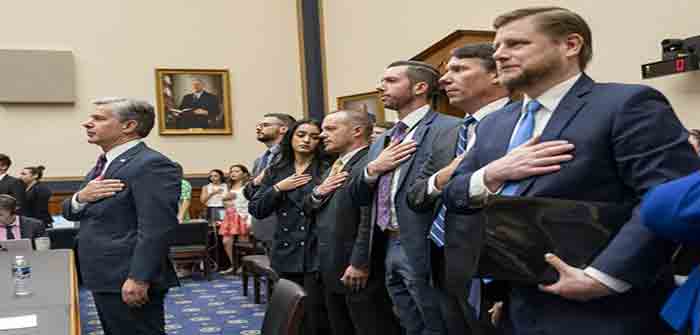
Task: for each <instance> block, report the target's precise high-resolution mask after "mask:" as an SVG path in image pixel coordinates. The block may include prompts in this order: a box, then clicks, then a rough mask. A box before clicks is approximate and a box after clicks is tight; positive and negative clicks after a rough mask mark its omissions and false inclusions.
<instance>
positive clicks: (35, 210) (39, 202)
mask: <svg viewBox="0 0 700 335" xmlns="http://www.w3.org/2000/svg"><path fill="white" fill-rule="evenodd" d="M26 196H27V197H26V202H25V206H24V207H25V210H24V215H25V216H28V217H30V218H35V219H39V220H41V222H43V223H44V225H45V226H48V225H50V224H51V223H52V222H53V218H51V214H50V213H49V199H51V190H50V189H49V188H48V187H46V185H44V183H41V182H38V183H36V184H34V186H33V187H32V188H31V189H29V191H27V193H26Z"/></svg>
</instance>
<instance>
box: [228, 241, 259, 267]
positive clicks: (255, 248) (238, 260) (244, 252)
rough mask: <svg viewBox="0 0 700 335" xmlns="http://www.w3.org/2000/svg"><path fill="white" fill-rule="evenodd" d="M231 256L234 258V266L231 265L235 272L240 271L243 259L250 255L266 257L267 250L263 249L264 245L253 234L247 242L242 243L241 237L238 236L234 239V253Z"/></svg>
mask: <svg viewBox="0 0 700 335" xmlns="http://www.w3.org/2000/svg"><path fill="white" fill-rule="evenodd" d="M231 254H232V256H233V264H231V266H232V267H233V269H234V270H238V268H239V267H241V266H242V265H243V264H242V263H243V257H245V256H249V255H264V254H265V249H264V248H263V247H262V243H260V242H259V241H258V240H257V239H256V238H255V236H253V235H252V234H251V235H249V237H248V240H247V241H241V240H240V239H239V236H238V235H236V236H234V237H233V251H232V253H231Z"/></svg>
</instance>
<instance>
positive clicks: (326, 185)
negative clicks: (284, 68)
mask: <svg viewBox="0 0 700 335" xmlns="http://www.w3.org/2000/svg"><path fill="white" fill-rule="evenodd" d="M371 131H372V128H371V122H370V119H369V114H367V112H361V111H355V110H352V111H344V110H341V111H337V112H334V113H332V114H329V115H328V116H326V117H325V119H324V120H323V132H322V133H321V138H322V139H323V144H324V148H325V150H326V151H327V152H329V153H333V154H337V155H339V158H338V159H337V160H336V161H335V163H333V168H332V169H331V170H330V171H329V172H328V173H326V175H325V176H324V181H323V183H321V184H320V185H319V186H317V187H316V188H315V189H314V191H313V192H312V194H311V195H309V196H307V198H306V212H307V213H308V214H309V215H312V216H313V220H312V222H315V224H316V227H315V231H316V236H317V237H318V244H317V245H318V250H317V252H316V254H317V255H318V258H319V272H320V273H321V276H320V283H321V288H322V291H323V294H324V298H325V303H326V306H327V308H328V317H329V320H330V324H331V329H332V333H333V334H335V335H342V334H348V335H353V334H358V335H360V334H361V335H391V334H397V335H398V334H400V332H401V328H400V326H399V324H398V322H397V320H396V319H395V318H394V313H393V311H392V308H391V301H390V300H389V296H388V295H387V292H386V288H385V286H384V262H383V257H380V256H382V255H383V253H384V249H385V248H386V243H383V244H380V243H375V244H374V246H373V247H372V246H370V244H372V242H373V241H372V240H371V238H370V237H371V234H370V222H369V221H370V217H369V215H368V214H369V207H368V206H352V205H351V203H352V197H351V195H350V192H349V187H348V183H349V181H350V178H352V176H355V177H359V178H362V171H363V170H364V167H365V165H366V163H367V162H366V160H365V156H366V155H367V150H368V149H367V147H368V145H369V137H370V133H371ZM375 240H376V241H378V240H380V239H379V238H377V239H375ZM372 248H373V249H374V250H376V251H375V255H374V257H372V258H370V249H372Z"/></svg>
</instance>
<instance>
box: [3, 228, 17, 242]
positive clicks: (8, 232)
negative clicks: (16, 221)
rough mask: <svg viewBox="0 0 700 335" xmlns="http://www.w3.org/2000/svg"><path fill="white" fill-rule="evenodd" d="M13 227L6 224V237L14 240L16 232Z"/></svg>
mask: <svg viewBox="0 0 700 335" xmlns="http://www.w3.org/2000/svg"><path fill="white" fill-rule="evenodd" d="M12 227H13V226H10V225H7V226H5V237H6V238H7V239H8V240H14V239H15V233H14V232H13V231H12Z"/></svg>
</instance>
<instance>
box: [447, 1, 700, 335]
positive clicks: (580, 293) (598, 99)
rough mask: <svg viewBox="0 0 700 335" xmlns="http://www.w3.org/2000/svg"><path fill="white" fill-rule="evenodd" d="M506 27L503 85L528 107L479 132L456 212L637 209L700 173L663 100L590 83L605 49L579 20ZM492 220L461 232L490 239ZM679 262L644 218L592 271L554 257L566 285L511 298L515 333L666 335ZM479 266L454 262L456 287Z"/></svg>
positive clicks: (505, 112)
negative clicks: (523, 202)
mask: <svg viewBox="0 0 700 335" xmlns="http://www.w3.org/2000/svg"><path fill="white" fill-rule="evenodd" d="M494 27H495V29H496V37H495V40H494V48H495V49H496V51H495V53H494V55H493V56H494V59H495V60H496V65H497V68H498V77H499V80H500V82H501V83H502V84H503V85H504V86H506V87H508V88H509V89H511V90H517V91H521V92H523V93H524V99H523V101H522V102H520V103H515V104H511V105H509V106H507V107H506V108H504V109H502V110H500V111H497V112H494V113H493V114H491V115H490V116H489V117H486V118H485V119H483V120H482V121H481V122H480V123H479V126H478V128H477V134H478V135H479V136H477V138H478V140H477V142H476V144H475V145H474V148H472V150H471V151H470V153H469V154H468V155H467V156H466V157H465V158H464V160H462V162H461V163H460V165H459V167H458V168H457V170H456V172H455V174H454V175H453V177H452V179H451V181H450V182H449V183H448V185H447V186H446V188H445V190H444V191H443V198H444V201H445V203H446V204H447V207H448V211H454V212H456V213H462V214H469V213H472V212H474V211H475V210H478V208H480V207H482V206H484V205H486V203H485V201H486V200H487V199H489V198H490V197H491V196H493V195H495V194H499V195H500V196H521V197H550V198H560V199H570V200H578V201H591V202H598V203H615V204H620V203H635V202H636V201H638V199H640V198H641V197H642V196H643V195H644V193H645V192H646V191H647V190H649V189H650V188H651V187H653V186H656V185H659V184H661V183H664V182H666V181H668V180H672V179H675V178H678V177H681V176H684V175H687V174H689V173H691V172H692V171H696V170H698V168H700V161H699V160H698V159H697V155H695V154H694V153H693V152H692V150H691V148H690V145H688V142H687V138H688V134H687V132H685V130H684V129H683V127H682V125H681V124H680V122H679V120H678V118H677V117H676V115H675V113H674V112H673V110H672V108H671V106H670V105H669V103H668V101H667V100H666V98H665V97H664V96H663V95H662V94H661V93H659V92H658V91H656V90H654V89H652V88H649V87H646V86H641V85H625V84H615V83H605V84H598V83H596V82H594V81H593V80H592V79H591V78H590V77H588V76H587V75H586V74H585V73H583V71H584V69H585V68H586V65H587V64H588V63H589V61H590V59H591V57H592V54H593V48H592V38H591V31H590V28H589V26H588V24H587V23H586V22H585V21H584V20H583V19H582V18H581V17H580V16H579V15H578V14H576V13H574V12H572V11H570V10H567V9H564V8H558V7H532V8H524V9H517V10H514V11H511V12H509V13H506V14H503V15H501V16H499V17H498V18H496V20H495V22H494ZM504 130H506V131H504ZM482 133H483V134H487V135H486V136H483V137H482V136H480V134H482ZM482 218H483V217H482V216H465V219H463V220H462V222H460V225H462V226H465V227H467V226H470V227H480V226H482V225H483V222H482V221H481V219H482ZM460 231H461V230H460ZM460 231H457V233H459V232H460ZM476 231H479V230H478V229H476ZM453 237H454V238H455V240H458V239H460V238H462V239H465V240H466V239H470V238H472V239H473V237H472V236H467V235H459V234H456V235H455V236H453ZM577 238H580V237H579V236H571V239H572V240H573V239H577ZM448 245H449V244H448ZM672 251H673V248H672V245H671V244H670V243H668V242H666V241H663V240H661V239H659V238H656V237H654V236H653V235H652V234H651V233H650V232H649V231H648V230H646V229H644V228H643V227H642V226H641V225H640V221H639V216H638V215H632V217H631V219H630V220H629V222H627V223H626V224H625V225H624V226H623V227H622V228H621V229H620V231H619V232H618V233H617V234H616V235H615V236H614V238H613V239H612V240H611V241H610V243H609V244H608V245H607V246H606V247H605V248H604V249H603V250H600V252H599V253H598V254H597V256H596V257H595V258H594V259H593V260H592V261H591V262H590V263H589V264H586V265H583V266H582V265H581V264H571V265H569V264H566V263H565V261H564V260H561V259H560V258H558V257H557V255H554V254H547V255H542V257H543V258H545V260H546V261H547V262H548V263H549V264H550V265H551V266H552V267H553V269H554V270H556V271H557V272H558V274H559V276H558V280H557V281H556V282H555V283H547V284H542V285H540V286H539V287H538V286H535V285H515V286H514V287H513V288H512V289H511V293H510V295H509V299H508V300H509V301H508V304H509V306H508V313H507V314H508V317H509V320H510V321H511V323H512V326H513V328H514V329H513V332H514V333H516V334H545V335H546V334H571V335H576V334H610V335H614V334H662V333H664V331H665V330H664V325H663V323H662V322H661V320H660V318H658V309H659V306H660V303H661V302H662V300H663V298H664V297H665V295H666V294H667V292H668V290H667V288H666V287H665V286H664V282H665V280H664V279H668V278H664V276H663V274H662V272H661V271H660V270H661V269H662V268H664V265H667V263H668V260H669V259H670V256H671V253H672ZM475 255H478V251H471V250H466V251H464V252H463V253H462V257H461V258H460V259H459V260H457V259H455V260H454V262H463V263H465V264H466V265H465V264H463V265H454V266H451V265H450V264H449V263H450V262H451V260H450V258H449V257H448V259H447V262H448V268H450V269H461V270H460V271H461V272H462V273H460V274H453V273H452V272H451V271H448V273H447V275H448V281H450V280H451V279H450V276H452V275H457V278H463V277H465V276H466V278H469V277H471V275H472V274H473V273H474V270H475V269H474V268H473V267H474V265H475V264H473V263H474V262H473V261H469V262H466V261H465V260H469V259H474V258H475ZM579 266H580V268H579Z"/></svg>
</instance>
